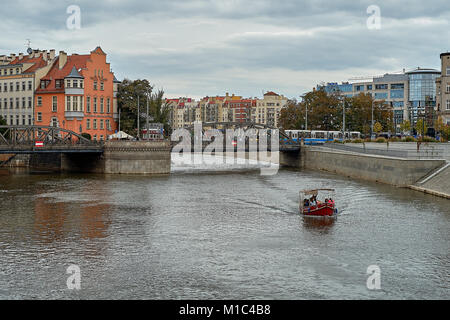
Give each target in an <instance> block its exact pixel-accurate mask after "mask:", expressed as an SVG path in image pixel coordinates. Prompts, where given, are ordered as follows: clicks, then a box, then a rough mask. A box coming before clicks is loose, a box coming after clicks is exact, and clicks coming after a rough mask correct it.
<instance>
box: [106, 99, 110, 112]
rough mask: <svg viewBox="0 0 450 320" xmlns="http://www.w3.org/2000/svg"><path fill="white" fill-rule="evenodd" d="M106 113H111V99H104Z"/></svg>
mask: <svg viewBox="0 0 450 320" xmlns="http://www.w3.org/2000/svg"><path fill="white" fill-rule="evenodd" d="M106 113H111V99H110V98H108V99H107V100H106Z"/></svg>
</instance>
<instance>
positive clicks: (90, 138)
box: [81, 132, 92, 140]
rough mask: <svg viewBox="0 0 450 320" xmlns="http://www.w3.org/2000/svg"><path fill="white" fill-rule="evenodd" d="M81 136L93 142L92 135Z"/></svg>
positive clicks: (84, 134)
mask: <svg viewBox="0 0 450 320" xmlns="http://www.w3.org/2000/svg"><path fill="white" fill-rule="evenodd" d="M81 136H82V137H83V138H86V139H88V140H92V137H91V135H90V134H89V133H86V132H83V133H82V134H81Z"/></svg>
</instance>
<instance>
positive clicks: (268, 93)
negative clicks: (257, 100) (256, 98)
mask: <svg viewBox="0 0 450 320" xmlns="http://www.w3.org/2000/svg"><path fill="white" fill-rule="evenodd" d="M264 95H265V96H279V94H276V93H275V92H273V91H268V92H267V93H265V94H264Z"/></svg>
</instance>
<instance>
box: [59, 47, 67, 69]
mask: <svg viewBox="0 0 450 320" xmlns="http://www.w3.org/2000/svg"><path fill="white" fill-rule="evenodd" d="M66 63H67V53H65V52H64V51H60V52H59V69H60V70H61V69H62V68H64V66H65V65H66Z"/></svg>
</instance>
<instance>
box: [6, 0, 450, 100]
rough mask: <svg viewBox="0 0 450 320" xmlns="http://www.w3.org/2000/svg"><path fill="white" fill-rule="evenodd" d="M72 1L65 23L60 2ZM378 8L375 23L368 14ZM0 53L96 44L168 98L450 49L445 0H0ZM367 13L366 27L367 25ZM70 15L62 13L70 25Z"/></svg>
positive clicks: (78, 49)
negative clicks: (75, 12) (74, 12)
mask: <svg viewBox="0 0 450 320" xmlns="http://www.w3.org/2000/svg"><path fill="white" fill-rule="evenodd" d="M71 5H76V6H78V7H79V8H80V13H81V14H80V18H81V19H80V21H81V24H80V29H73V28H72V29H69V28H68V27H67V19H68V18H70V17H71V14H68V13H67V8H68V7H69V6H71ZM373 5H375V6H378V7H379V9H380V17H381V20H380V23H381V24H380V28H377V29H374V26H375V25H374V22H376V21H377V20H375V19H374V17H375V16H374V14H376V12H374V11H370V13H368V12H367V9H368V8H369V6H373ZM0 7H1V13H2V14H1V17H2V18H1V19H0V28H1V30H2V34H1V36H0V55H1V54H10V53H18V52H25V50H26V47H25V43H26V39H31V46H32V47H33V48H35V49H37V48H39V49H56V50H57V51H59V50H64V51H66V52H68V53H80V54H83V53H88V52H89V51H91V50H93V49H94V48H95V47H96V46H98V45H100V46H101V47H102V48H103V50H104V51H105V52H106V53H107V54H108V61H109V62H111V65H112V68H113V71H114V72H115V74H116V76H117V78H118V79H123V78H125V77H126V78H130V79H137V78H147V79H149V80H150V81H151V83H153V84H154V85H155V86H156V87H158V88H163V89H164V90H165V92H166V96H167V97H178V96H191V97H195V98H198V97H202V96H206V95H210V96H211V95H217V94H224V93H225V92H229V93H230V94H231V93H235V94H238V95H244V96H261V95H262V91H263V90H264V91H268V90H273V91H276V92H278V93H281V94H284V95H286V96H287V97H290V98H292V97H298V96H299V95H301V94H302V93H304V92H307V91H309V90H311V89H312V87H314V86H315V85H316V84H318V83H321V82H341V81H345V80H348V79H349V78H352V77H361V76H370V75H381V74H384V73H386V72H398V71H401V70H402V69H403V68H405V69H407V70H409V69H413V68H417V67H418V66H420V67H428V68H439V54H440V53H441V52H446V51H450V28H449V21H450V6H449V5H448V0H429V1H423V0H408V1H399V0H384V1H381V0H380V1H374V0H368V1H365V0H360V1H358V0H334V1H324V0H285V1H283V0H277V1H275V0H166V1H162V0H159V1H136V0H129V1H122V0H105V1H76V0H70V1H65V0H58V1H56V0H55V1H46V0H40V1H35V0H15V1H7V2H6V1H4V0H2V1H1V5H0ZM368 20H369V25H370V26H371V27H370V28H369V27H368ZM73 21H74V20H70V22H73Z"/></svg>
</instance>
